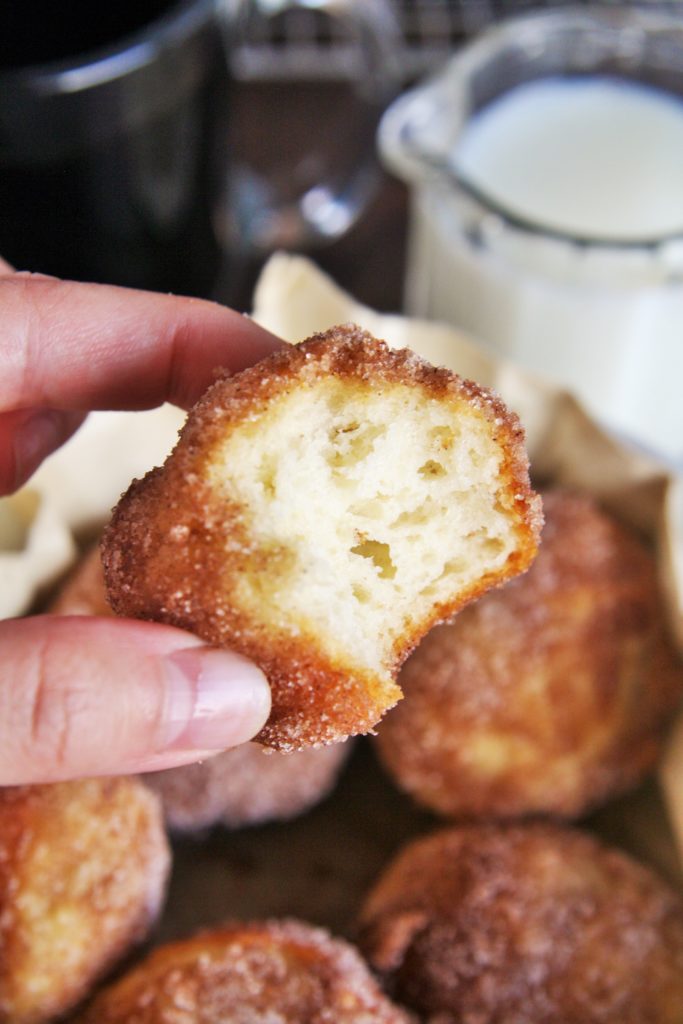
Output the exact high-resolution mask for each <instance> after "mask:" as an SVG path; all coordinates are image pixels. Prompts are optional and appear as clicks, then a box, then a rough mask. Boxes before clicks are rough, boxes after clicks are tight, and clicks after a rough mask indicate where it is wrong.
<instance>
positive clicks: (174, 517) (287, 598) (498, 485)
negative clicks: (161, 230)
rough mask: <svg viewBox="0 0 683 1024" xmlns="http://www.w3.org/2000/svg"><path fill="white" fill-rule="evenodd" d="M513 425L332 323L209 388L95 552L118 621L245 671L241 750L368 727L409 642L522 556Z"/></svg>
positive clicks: (533, 529) (531, 511)
mask: <svg viewBox="0 0 683 1024" xmlns="http://www.w3.org/2000/svg"><path fill="white" fill-rule="evenodd" d="M540 521H541V517H540V505H539V502H538V500H537V499H536V497H535V496H534V495H533V494H532V492H531V490H530V486H529V480H528V465H527V458H526V453H525V450H524V445H523V433H522V430H521V427H520V425H519V422H518V421H517V419H516V417H514V416H513V415H512V414H511V413H509V412H508V411H507V410H506V409H505V408H504V407H503V405H502V403H501V402H500V401H499V399H497V398H496V397H495V396H493V395H492V394H491V393H489V392H487V391H485V390H483V389H481V388H479V387H478V386H477V385H475V384H473V383H471V382H468V381H463V380H461V379H460V378H458V377H457V376H456V375H454V374H452V373H450V372H449V371H446V370H443V369H436V368H434V367H432V366H429V365H428V364H427V363H425V362H424V361H422V360H420V359H418V358H417V357H416V356H415V355H414V354H413V353H410V352H409V351H407V350H404V351H400V352H399V351H394V350H392V349H390V348H388V347H387V346H386V345H385V344H384V343H383V342H379V341H377V340H376V339H373V338H371V337H370V335H368V334H366V333H365V332H363V331H361V330H360V329H358V328H355V327H353V326H346V327H339V328H334V329H332V330H331V331H329V332H327V333H326V334H322V335H317V336H315V337H314V338H312V339H310V340H309V341H307V342H305V343H303V344H301V345H299V346H295V347H290V348H288V349H285V350H283V351H280V352H276V353H274V354H273V355H272V356H270V357H268V358H267V359H265V360H263V361H262V362H261V363H259V364H258V365H257V366H254V367H251V368H250V369H247V370H245V371H244V372H243V373H241V374H239V375H238V376H236V377H234V378H229V379H222V380H219V381H218V382H217V383H216V384H215V385H214V386H213V387H211V388H210V389H209V390H208V391H207V392H206V394H205V395H204V397H203V398H202V399H201V400H200V401H199V403H198V404H197V405H196V406H195V408H194V409H193V410H192V411H191V413H190V415H189V418H188V421H187V423H186V425H185V427H184V429H183V431H182V432H181V436H180V440H179V442H178V445H177V446H176V448H175V450H174V452H173V453H172V454H171V456H169V458H168V460H167V461H166V463H165V465H164V466H163V467H162V468H160V469H157V470H154V471H153V472H151V473H150V474H148V475H147V477H145V479H144V480H143V481H136V482H134V483H133V484H132V486H131V488H130V489H129V491H128V492H127V494H126V495H124V497H123V498H122V500H121V502H120V503H119V505H118V506H117V509H116V510H115V513H114V516H113V519H112V522H111V524H110V526H109V527H108V529H107V531H106V533H105V538H104V542H103V560H104V566H105V575H106V580H107V587H108V594H109V599H110V601H111V603H112V605H113V607H114V608H115V610H116V612H117V613H119V614H122V615H129V616H133V617H139V618H146V619H153V620H157V621H162V622H166V623H170V624H173V625H176V626H180V627H182V628H185V629H189V630H191V631H193V632H194V633H196V634H197V635H199V636H200V637H202V638H203V639H204V640H206V641H207V642H208V643H212V644H217V645H225V646H229V647H232V648H234V649H235V650H237V651H239V652H240V653H242V654H243V655H246V656H247V657H249V658H251V659H252V660H254V661H255V662H256V663H257V664H258V665H259V666H260V667H261V668H262V669H263V670H264V672H265V673H266V675H267V677H268V679H269V682H270V684H271V688H272V694H273V709H272V714H271V717H270V719H269V721H268V723H267V724H266V726H265V727H264V729H263V731H262V733H261V734H260V735H259V737H258V740H259V742H261V743H263V744H265V745H268V746H272V747H275V748H280V749H283V750H294V749H300V748H303V747H306V746H311V745H320V744H325V743H332V742H336V741H338V740H340V739H343V738H345V737H347V736H349V735H354V734H357V733H362V732H368V731H370V730H371V729H372V728H373V727H374V725H375V724H376V723H377V721H378V720H379V719H380V718H381V716H382V715H383V714H384V712H385V711H386V710H387V708H389V707H391V706H392V705H393V704H395V703H396V701H397V700H398V699H399V697H400V690H399V688H398V687H397V686H396V683H395V675H396V672H397V670H398V668H399V666H400V664H401V663H402V662H403V660H404V659H405V657H406V656H407V655H408V653H409V652H410V651H411V649H412V648H413V647H414V646H415V644H416V643H417V641H418V640H419V639H420V637H421V636H423V635H424V633H425V632H426V631H427V630H428V629H429V628H430V627H431V626H433V625H434V624H436V623H437V622H439V621H443V620H444V619H446V618H448V617H450V616H451V615H453V614H454V613H455V612H456V611H458V610H459V609H460V608H461V607H462V606H463V605H464V604H466V603H467V602H468V601H470V600H472V599H473V598H475V597H477V596H478V595H479V594H481V593H482V592H483V591H484V590H486V589H487V588H488V587H490V586H493V585H495V584H497V583H500V582H501V581H503V580H505V579H507V578H509V577H510V576H512V575H514V574H516V573H518V572H521V571H522V570H524V569H525V568H526V567H527V566H528V564H529V562H530V561H531V559H532V558H533V555H534V553H535V549H536V543H537V536H538V532H539V528H540Z"/></svg>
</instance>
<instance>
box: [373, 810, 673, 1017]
mask: <svg viewBox="0 0 683 1024" xmlns="http://www.w3.org/2000/svg"><path fill="white" fill-rule="evenodd" d="M360 946H361V949H362V950H363V951H364V952H365V953H366V955H367V957H368V959H369V962H370V964H371V966H373V967H374V968H375V970H377V971H378V972H380V974H381V976H382V978H383V981H384V983H385V985H386V987H387V990H388V991H389V993H390V994H392V995H393V997H394V998H396V999H399V1000H400V1001H401V1002H403V1003H405V1004H406V1005H407V1006H408V1007H410V1008H412V1009H414V1010H416V1011H418V1013H419V1014H420V1019H421V1020H422V1021H423V1022H425V1024H437V1022H438V1024H680V1022H681V1020H683V901H682V900H681V898H680V896H679V895H678V894H677V893H674V892H673V891H672V890H670V889H669V888H668V887H667V886H666V885H665V884H664V883H663V882H662V881H660V880H659V878H657V877H656V876H655V875H654V874H653V873H652V872H651V871H649V870H647V869H646V868H644V867H642V866H641V865H639V864H637V863H636V862H635V861H633V860H632V859H630V858H629V857H627V856H626V855H625V854H623V853H621V852H619V851H617V850H613V849H609V848H607V847H605V846H603V845H601V844H600V843H599V842H598V841H597V840H595V839H594V838H592V837H590V836H588V835H584V834H582V833H581V832H578V831H576V830H572V829H569V828H567V827H561V826H559V825H550V824H549V825H541V824H535V825H526V826H525V825H490V824H489V825H484V824H482V825H468V826H463V827H461V828H452V829H449V830H445V831H442V832H438V833H436V834H433V835H429V836H427V837H424V838H421V839H418V840H417V841H415V842H413V843H411V844H409V845H408V846H406V847H405V848H404V849H403V850H402V851H401V852H400V853H399V854H398V856H397V857H396V858H395V860H394V861H393V862H392V863H391V864H390V865H389V866H388V867H387V868H386V870H385V871H384V873H383V875H382V877H381V878H380V879H379V881H378V883H377V884H376V885H375V887H374V888H373V890H372V891H371V893H370V894H369V896H368V898H367V900H366V902H365V906H364V908H363V910H362V913H361V917H360Z"/></svg>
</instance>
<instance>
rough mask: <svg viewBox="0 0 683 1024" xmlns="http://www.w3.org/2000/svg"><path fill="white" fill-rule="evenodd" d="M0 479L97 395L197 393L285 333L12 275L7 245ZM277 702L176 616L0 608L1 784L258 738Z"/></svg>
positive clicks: (177, 760)
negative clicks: (19, 613)
mask: <svg viewBox="0 0 683 1024" xmlns="http://www.w3.org/2000/svg"><path fill="white" fill-rule="evenodd" d="M0 316H1V320H0V322H1V324H2V330H1V331H0V367H2V372H1V373H0V494H7V493H9V492H11V491H13V490H14V489H16V488H17V487H19V486H20V485H21V484H22V483H24V482H25V481H26V480H27V479H28V478H29V477H30V475H31V474H32V472H33V471H34V470H35V469H36V468H37V467H38V466H39V465H40V463H41V462H42V460H43V459H44V458H45V457H46V456H47V455H49V454H50V453H51V452H52V451H54V450H55V449H56V448H58V447H59V446H60V445H61V444H62V443H63V442H64V441H65V440H66V439H67V438H68V437H70V435H71V434H72V433H73V432H74V431H75V430H76V429H77V428H78V426H79V425H80V423H81V422H82V421H83V419H84V418H85V416H86V415H87V412H88V410H90V409H144V408H151V407H153V406H156V405H159V404H161V403H162V402H163V401H170V402H174V403H175V404H177V405H180V406H183V407H185V408H187V407H188V406H189V405H191V404H192V403H193V402H194V401H195V400H196V399H197V398H198V397H199V395H200V394H201V393H202V391H203V390H204V389H205V388H206V387H207V386H208V384H209V383H210V382H211V380H212V378H213V371H214V369H215V368H216V367H217V366H223V367H227V368H229V369H230V370H232V371H237V370H240V369H242V368H244V367H245V366H247V365H249V364H251V363H253V362H256V361H257V360H258V359H260V358H262V357H263V356H265V355H266V354H267V353H268V352H271V351H273V349H275V348H277V347H279V345H281V344H282V343H281V342H279V341H278V340H277V339H276V338H274V337H273V336H272V335H270V334H268V332H267V331H264V330H263V329H261V328H260V327H258V326H257V325H256V324H254V323H253V322H252V321H250V320H249V319H247V318H246V317H243V316H241V315H240V314H238V313H235V312H233V311H231V310H228V309H225V308H224V307H221V306H218V305H215V304H213V303H210V302H204V301H201V300H198V299H187V298H177V297H173V296H167V295H155V294H151V293H146V292H136V291H131V290H128V289H124V288H114V287H109V286H104V285H90V284H76V283H72V282H65V281H58V280H55V279H52V278H45V277H41V276H39V275H30V274H14V273H12V270H11V268H10V267H9V266H8V265H7V264H6V263H3V262H2V261H1V260H0ZM269 709H270V694H269V690H268V686H267V683H266V680H265V677H264V676H263V674H262V673H261V672H260V670H259V669H258V668H256V666H254V665H252V664H251V663H250V662H248V661H246V660H245V659H243V658H242V657H240V656H238V655H236V654H233V653H231V652H230V651H226V650H217V649H215V648H211V647H207V646H206V645H204V644H203V643H202V642H201V641H200V640H198V639H197V637H195V636H192V635H191V634H188V633H185V632H184V631H182V630H179V629H175V628H172V627H170V626H162V625H156V624H153V623H147V622H134V621H130V620H125V619H114V618H112V619H98V618H94V617H93V618H85V617H83V618H60V617H57V616H37V617H33V618H24V619H14V620H8V621H5V622H0V785H15V784H22V783H34V782H53V781H57V780H59V779H67V778H75V777H78V776H85V775H110V774H119V773H134V772H140V771H150V770H154V769H158V768H168V767H172V766H174V765H179V764H185V763H188V762H190V761H196V760H199V759H201V758H203V757H208V756H210V755H211V754H213V753H215V752H217V751H219V750H222V749H225V748H226V747H230V746H234V745H236V744H238V743H242V742H244V741H246V740H248V739H250V738H251V737H252V736H253V735H254V734H255V733H256V732H258V730H259V729H260V727H261V726H262V725H263V723H264V721H265V719H266V718H267V716H268V713H269Z"/></svg>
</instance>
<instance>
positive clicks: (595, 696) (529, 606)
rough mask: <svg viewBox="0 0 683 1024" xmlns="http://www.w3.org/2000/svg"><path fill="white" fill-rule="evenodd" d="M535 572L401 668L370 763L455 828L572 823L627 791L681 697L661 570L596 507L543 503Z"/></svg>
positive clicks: (566, 499) (560, 495) (568, 498)
mask: <svg viewBox="0 0 683 1024" xmlns="http://www.w3.org/2000/svg"><path fill="white" fill-rule="evenodd" d="M543 505H544V512H545V520H546V521H545V526H544V529H543V533H542V535H541V544H540V548H539V554H538V557H537V558H536V561H535V562H534V564H533V566H532V567H531V569H530V570H529V572H528V573H527V574H526V575H524V576H522V577H519V578H518V579H516V580H512V581H511V582H509V583H508V584H507V585H506V586H505V587H503V588H502V589H500V590H498V591H495V592H492V593H490V594H487V595H485V596H484V597H483V598H482V599H481V600H480V601H478V602H477V603H476V604H475V605H473V606H472V607H470V608H467V609H465V610H464V611H463V612H462V614H461V615H459V616H458V617H457V619H456V620H455V621H454V622H452V623H450V624H447V625H443V626H439V627H437V628H436V629H435V630H434V631H433V632H431V633H430V634H429V636H427V637H426V638H425V640H424V641H423V642H422V644H421V645H420V647H419V648H418V649H417V650H416V651H415V653H414V654H413V655H412V657H411V658H410V659H409V660H408V661H407V663H406V664H405V665H404V667H403V670H402V672H401V675H400V677H399V682H400V685H401V687H402V689H403V691H404V694H405V700H404V701H403V702H402V704H401V705H400V706H399V707H398V708H396V709H395V710H394V711H392V713H391V714H390V715H388V716H387V718H386V719H385V721H383V722H382V724H381V726H380V728H379V731H378V736H377V740H376V743H377V748H378V751H379V754H380V757H381V760H382V761H383V763H384V765H385V767H386V769H387V770H388V772H389V773H390V775H391V776H392V778H393V779H394V781H395V782H396V783H397V784H398V785H399V786H400V787H401V788H402V789H404V790H405V791H406V792H408V793H409V794H411V795H412V796H413V798H414V799H415V800H417V801H418V802H419V803H421V804H423V805H425V806H427V807H429V808H430V809H432V810H434V811H436V812H437V813H439V814H443V815H446V816H449V817H472V816H480V817H514V816H520V815H528V814H534V813H549V814H555V815H561V816H566V817H573V816H579V815H581V814H583V813H585V812H586V811H588V810H589V809H591V808H593V807H596V806H598V805H599V804H600V803H602V802H604V801H606V800H607V799H608V798H610V797H613V796H615V795H617V794H619V793H622V792H624V791H626V790H627V789H629V788H630V787H632V786H633V785H635V784H636V783H637V782H638V781H640V780H641V779H642V777H643V776H644V775H645V774H646V772H647V771H649V770H650V769H651V768H652V767H653V765H654V763H655V760H656V758H657V755H658V753H659V750H660V747H661V741H662V736H663V733H664V731H665V728H666V725H667V724H668V721H669V719H670V717H671V713H672V712H673V711H674V709H675V708H676V707H677V705H678V704H679V702H680V700H681V696H682V695H683V663H682V662H681V659H680V657H679V655H678V653H677V652H676V650H675V648H674V647H673V644H672V642H671V641H670V639H669V637H668V635H667V630H666V625H665V616H664V611H663V607H662V601H661V598H660V593H659V587H658V581H657V574H656V567H655V561H654V556H653V555H652V554H651V553H650V552H649V551H648V550H647V549H646V548H645V546H644V545H643V543H642V542H641V541H640V539H639V538H638V537H637V536H636V535H635V534H634V533H633V532H632V531H631V530H629V529H627V528H626V527H624V526H622V525H621V524H619V523H618V522H617V521H616V520H615V519H614V518H613V517H612V516H611V515H609V514H607V513H606V512H604V511H602V510H601V509H600V508H599V507H598V506H597V504H596V503H595V502H594V501H593V500H592V499H591V498H589V497H587V496H585V495H580V494H577V493H573V492H569V491H564V490H555V491H548V492H546V493H544V495H543Z"/></svg>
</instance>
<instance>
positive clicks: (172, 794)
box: [143, 740, 353, 832]
mask: <svg viewBox="0 0 683 1024" xmlns="http://www.w3.org/2000/svg"><path fill="white" fill-rule="evenodd" d="M352 745H353V741H352V740H347V741H346V743H335V744H333V745H332V746H330V747H319V748H313V749H310V750H296V751H294V752H293V753H291V754H283V753H280V752H279V751H276V750H273V751H271V750H264V749H263V747H261V746H260V745H259V744H258V743H243V744H242V745H241V746H239V747H233V749H232V750H226V751H224V752H223V753H222V754H217V755H216V756H215V757H211V758H209V759H208V760H207V761H202V762H201V763H199V764H188V765H183V766H182V767H180V768H169V769H168V770H167V771H162V772H151V773H150V774H148V775H144V776H143V779H144V781H145V782H146V784H147V785H148V786H151V788H152V789H153V790H154V791H155V792H156V793H157V794H158V796H159V797H160V798H161V802H162V804H163V807H164V814H165V816H166V821H167V822H168V824H169V826H170V827H171V828H172V829H173V830H175V831H178V832H191V831H195V830H197V829H202V828H207V827H208V826H210V825H225V826H226V827H227V828H242V827H244V826H246V825H261V824H264V823H265V822H268V821H287V820H289V819H290V818H295V817H297V815H299V814H303V813H304V811H307V810H309V809H310V808H311V807H313V806H314V805H315V804H317V803H319V802H320V801H321V800H322V799H323V798H324V797H325V796H327V795H328V793H329V792H330V791H331V790H332V789H333V787H334V785H335V783H336V781H337V777H338V775H339V772H340V771H341V769H342V767H343V765H344V763H345V762H346V759H347V757H348V755H349V753H350V751H351V747H352Z"/></svg>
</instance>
